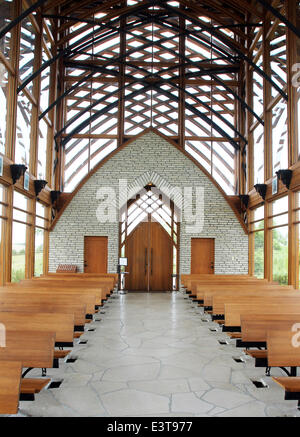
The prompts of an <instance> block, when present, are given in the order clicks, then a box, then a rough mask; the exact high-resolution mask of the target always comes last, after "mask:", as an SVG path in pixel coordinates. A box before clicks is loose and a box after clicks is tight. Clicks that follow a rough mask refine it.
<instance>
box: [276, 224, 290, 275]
mask: <svg viewBox="0 0 300 437" xmlns="http://www.w3.org/2000/svg"><path fill="white" fill-rule="evenodd" d="M272 235H273V280H274V281H277V282H279V284H287V283H288V226H284V227H281V228H277V229H273V231H272Z"/></svg>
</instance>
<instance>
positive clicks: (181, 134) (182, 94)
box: [178, 6, 185, 149]
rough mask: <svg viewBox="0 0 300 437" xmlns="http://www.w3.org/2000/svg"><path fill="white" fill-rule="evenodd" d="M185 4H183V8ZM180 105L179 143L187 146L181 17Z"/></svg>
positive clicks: (182, 20)
mask: <svg viewBox="0 0 300 437" xmlns="http://www.w3.org/2000/svg"><path fill="white" fill-rule="evenodd" d="M182 8H183V6H181V9H182ZM179 28H180V33H181V35H180V36H179V55H180V57H179V87H180V90H179V107H178V144H179V146H180V147H182V148H183V149H184V147H185V65H184V64H185V61H184V59H185V58H184V56H185V34H184V32H185V19H184V18H183V17H179Z"/></svg>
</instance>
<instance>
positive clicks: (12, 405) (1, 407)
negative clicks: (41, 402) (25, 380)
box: [0, 348, 22, 414]
mask: <svg viewBox="0 0 300 437" xmlns="http://www.w3.org/2000/svg"><path fill="white" fill-rule="evenodd" d="M0 350H1V348H0ZM21 373H22V363H21V362H20V361H8V360H6V361H0V414H17V412H18V407H19V398H20V386H21Z"/></svg>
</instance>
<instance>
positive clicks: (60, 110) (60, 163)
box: [54, 58, 67, 191]
mask: <svg viewBox="0 0 300 437" xmlns="http://www.w3.org/2000/svg"><path fill="white" fill-rule="evenodd" d="M63 77H64V63H63V59H62V58H60V59H59V65H58V79H57V88H58V94H59V95H61V94H63V92H64V83H63ZM65 100H67V99H63V100H62V101H60V102H59V103H58V105H57V111H56V127H57V131H60V130H61V129H62V126H63V125H64V118H65V114H64V108H65ZM56 143H57V144H56V150H55V161H56V167H55V175H54V181H55V190H59V191H61V190H62V188H63V186H64V150H63V147H62V145H61V137H59V138H57V140H56Z"/></svg>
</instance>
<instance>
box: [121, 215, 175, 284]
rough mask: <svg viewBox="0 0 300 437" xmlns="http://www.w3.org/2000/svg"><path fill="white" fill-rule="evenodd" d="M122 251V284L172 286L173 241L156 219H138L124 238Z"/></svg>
mask: <svg viewBox="0 0 300 437" xmlns="http://www.w3.org/2000/svg"><path fill="white" fill-rule="evenodd" d="M125 255H126V257H127V258H128V267H127V270H128V272H129V274H128V275H126V279H125V284H126V288H127V289H128V290H131V291H167V290H171V289H172V271H173V243H172V240H171V237H170V236H169V234H168V233H167V232H166V231H165V230H164V228H163V227H162V226H161V225H160V224H159V223H157V222H142V223H140V225H139V226H137V228H136V229H135V230H134V231H133V232H132V234H131V235H129V237H128V238H127V241H126V243H125Z"/></svg>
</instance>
